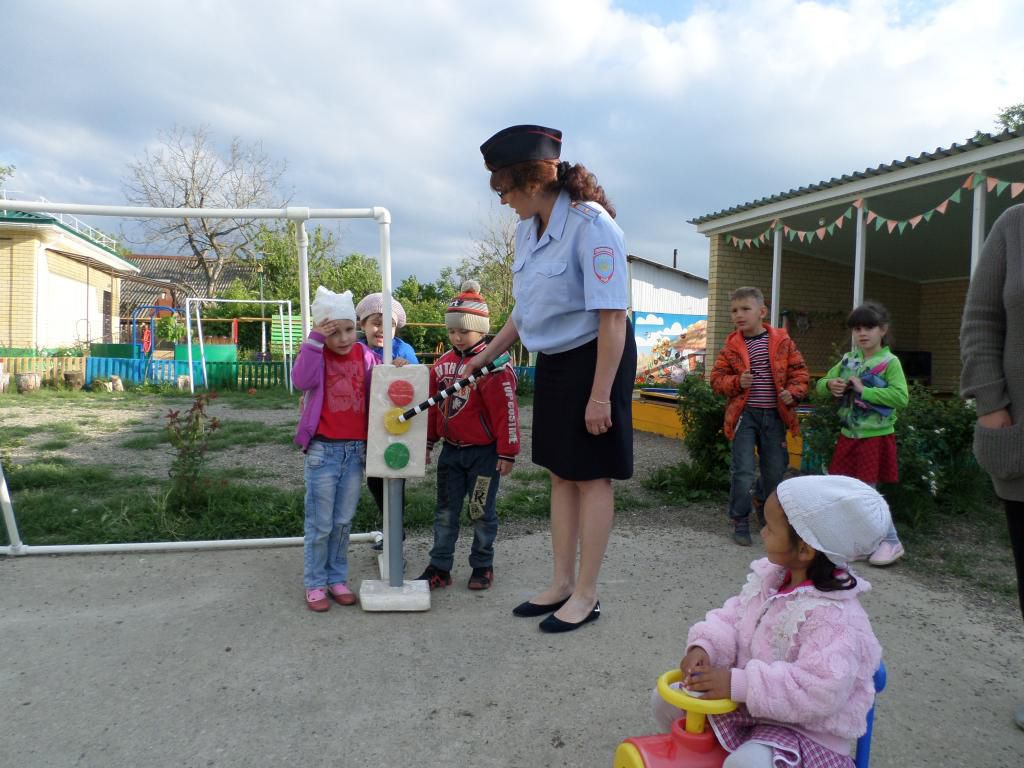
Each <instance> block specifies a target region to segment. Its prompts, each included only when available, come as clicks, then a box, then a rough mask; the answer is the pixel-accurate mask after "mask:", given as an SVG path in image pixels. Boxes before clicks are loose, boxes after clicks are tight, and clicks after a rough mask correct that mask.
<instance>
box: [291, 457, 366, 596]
mask: <svg viewBox="0 0 1024 768" xmlns="http://www.w3.org/2000/svg"><path fill="white" fill-rule="evenodd" d="M365 466H366V441H365V440H342V441H339V442H327V441H324V440H318V439H316V438H313V440H312V442H310V444H309V450H308V451H307V452H306V467H305V477H306V522H305V540H304V541H303V557H304V561H305V562H304V566H303V572H302V580H303V582H304V583H305V585H306V589H314V588H316V587H326V586H327V585H329V584H345V583H347V582H348V537H349V534H350V533H351V532H352V518H353V517H355V514H356V507H357V505H358V504H359V494H360V492H361V491H362V488H363V468H364V467H365Z"/></svg>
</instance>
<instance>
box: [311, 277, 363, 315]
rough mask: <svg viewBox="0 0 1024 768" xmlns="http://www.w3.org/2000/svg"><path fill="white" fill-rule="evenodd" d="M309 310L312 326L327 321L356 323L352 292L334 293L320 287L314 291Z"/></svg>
mask: <svg viewBox="0 0 1024 768" xmlns="http://www.w3.org/2000/svg"><path fill="white" fill-rule="evenodd" d="M309 309H310V311H311V312H312V313H313V325H320V323H323V322H326V321H328V320H351V321H352V322H353V323H354V322H355V321H356V309H355V307H353V306H352V291H345V292H344V293H335V292H334V291H329V290H327V289H326V288H324V287H323V286H322V285H321V286H320V287H319V288H317V289H316V297H315V298H314V299H313V303H312V305H310V307H309Z"/></svg>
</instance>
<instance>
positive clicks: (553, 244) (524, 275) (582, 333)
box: [512, 189, 629, 354]
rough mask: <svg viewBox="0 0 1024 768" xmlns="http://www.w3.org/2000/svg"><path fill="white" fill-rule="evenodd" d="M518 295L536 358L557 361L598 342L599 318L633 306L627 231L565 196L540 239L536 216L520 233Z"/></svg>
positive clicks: (519, 324) (517, 314) (522, 328)
mask: <svg viewBox="0 0 1024 768" xmlns="http://www.w3.org/2000/svg"><path fill="white" fill-rule="evenodd" d="M512 295H513V297H514V298H515V300H516V305H515V308H514V309H513V310H512V322H514V323H515V324H516V329H517V330H518V331H519V338H520V339H521V340H522V342H523V345H524V346H525V347H526V348H527V349H528V350H530V351H531V352H544V353H547V354H557V353H559V352H566V351H568V350H570V349H575V348H576V347H579V346H581V345H583V344H586V343H587V342H588V341H591V340H592V339H595V338H597V326H598V313H597V310H599V309H623V310H624V309H626V308H627V307H628V306H629V275H628V273H627V270H626V241H625V238H624V237H623V234H622V230H621V229H620V228H619V225H618V224H616V223H615V220H614V219H612V217H611V216H609V215H608V212H607V211H606V210H605V209H604V208H602V207H601V206H600V205H598V204H597V203H583V202H578V203H573V202H571V201H570V199H569V193H568V192H566V191H565V190H564V189H563V190H562V191H561V192H560V193H559V195H558V199H557V200H556V201H555V205H554V208H552V210H551V220H550V221H549V222H548V227H547V229H546V230H545V231H544V234H543V235H542V236H541V237H540V239H538V238H537V217H536V216H534V217H532V218H530V219H526V220H525V221H521V222H519V226H518V227H517V228H516V256H515V261H514V262H513V263H512Z"/></svg>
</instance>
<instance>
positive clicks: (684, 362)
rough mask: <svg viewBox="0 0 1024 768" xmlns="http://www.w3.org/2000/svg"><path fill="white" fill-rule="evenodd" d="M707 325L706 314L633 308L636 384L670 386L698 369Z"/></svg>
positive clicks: (703, 350)
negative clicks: (677, 313)
mask: <svg viewBox="0 0 1024 768" xmlns="http://www.w3.org/2000/svg"><path fill="white" fill-rule="evenodd" d="M707 328H708V319H707V316H706V315H674V314H671V313H668V312H643V311H639V310H638V311H635V312H634V313H633V331H634V333H635V334H636V350H637V363H636V385H637V386H655V387H657V386H663V387H673V386H675V385H676V384H678V383H679V382H680V381H682V380H683V377H684V376H686V375H687V374H689V373H693V372H695V371H697V370H700V369H702V366H703V365H704V355H705V352H706V348H707Z"/></svg>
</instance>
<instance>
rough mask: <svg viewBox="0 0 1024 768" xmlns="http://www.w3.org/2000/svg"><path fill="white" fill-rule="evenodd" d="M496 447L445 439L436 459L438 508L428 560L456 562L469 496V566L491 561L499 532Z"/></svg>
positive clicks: (446, 566) (444, 565) (445, 565)
mask: <svg viewBox="0 0 1024 768" xmlns="http://www.w3.org/2000/svg"><path fill="white" fill-rule="evenodd" d="M499 479H500V475H499V474H498V451H497V447H496V446H495V445H494V444H493V443H492V444H491V445H467V446H463V447H461V448H460V447H458V446H455V445H451V444H450V443H444V444H443V446H442V447H441V456H440V458H439V459H438V460H437V509H436V510H435V512H434V547H433V549H431V550H430V564H431V565H432V566H434V567H435V568H440V569H441V570H442V571H450V570H451V569H452V564H453V563H454V562H455V542H456V540H457V539H458V538H459V524H460V520H461V517H462V507H463V504H464V501H465V499H466V497H467V496H469V520H470V522H471V523H472V525H473V545H472V548H471V550H470V554H469V565H470V567H472V568H491V567H493V565H494V539H495V538H496V537H497V535H498V513H497V509H496V507H497V504H496V501H497V496H498V480H499Z"/></svg>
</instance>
